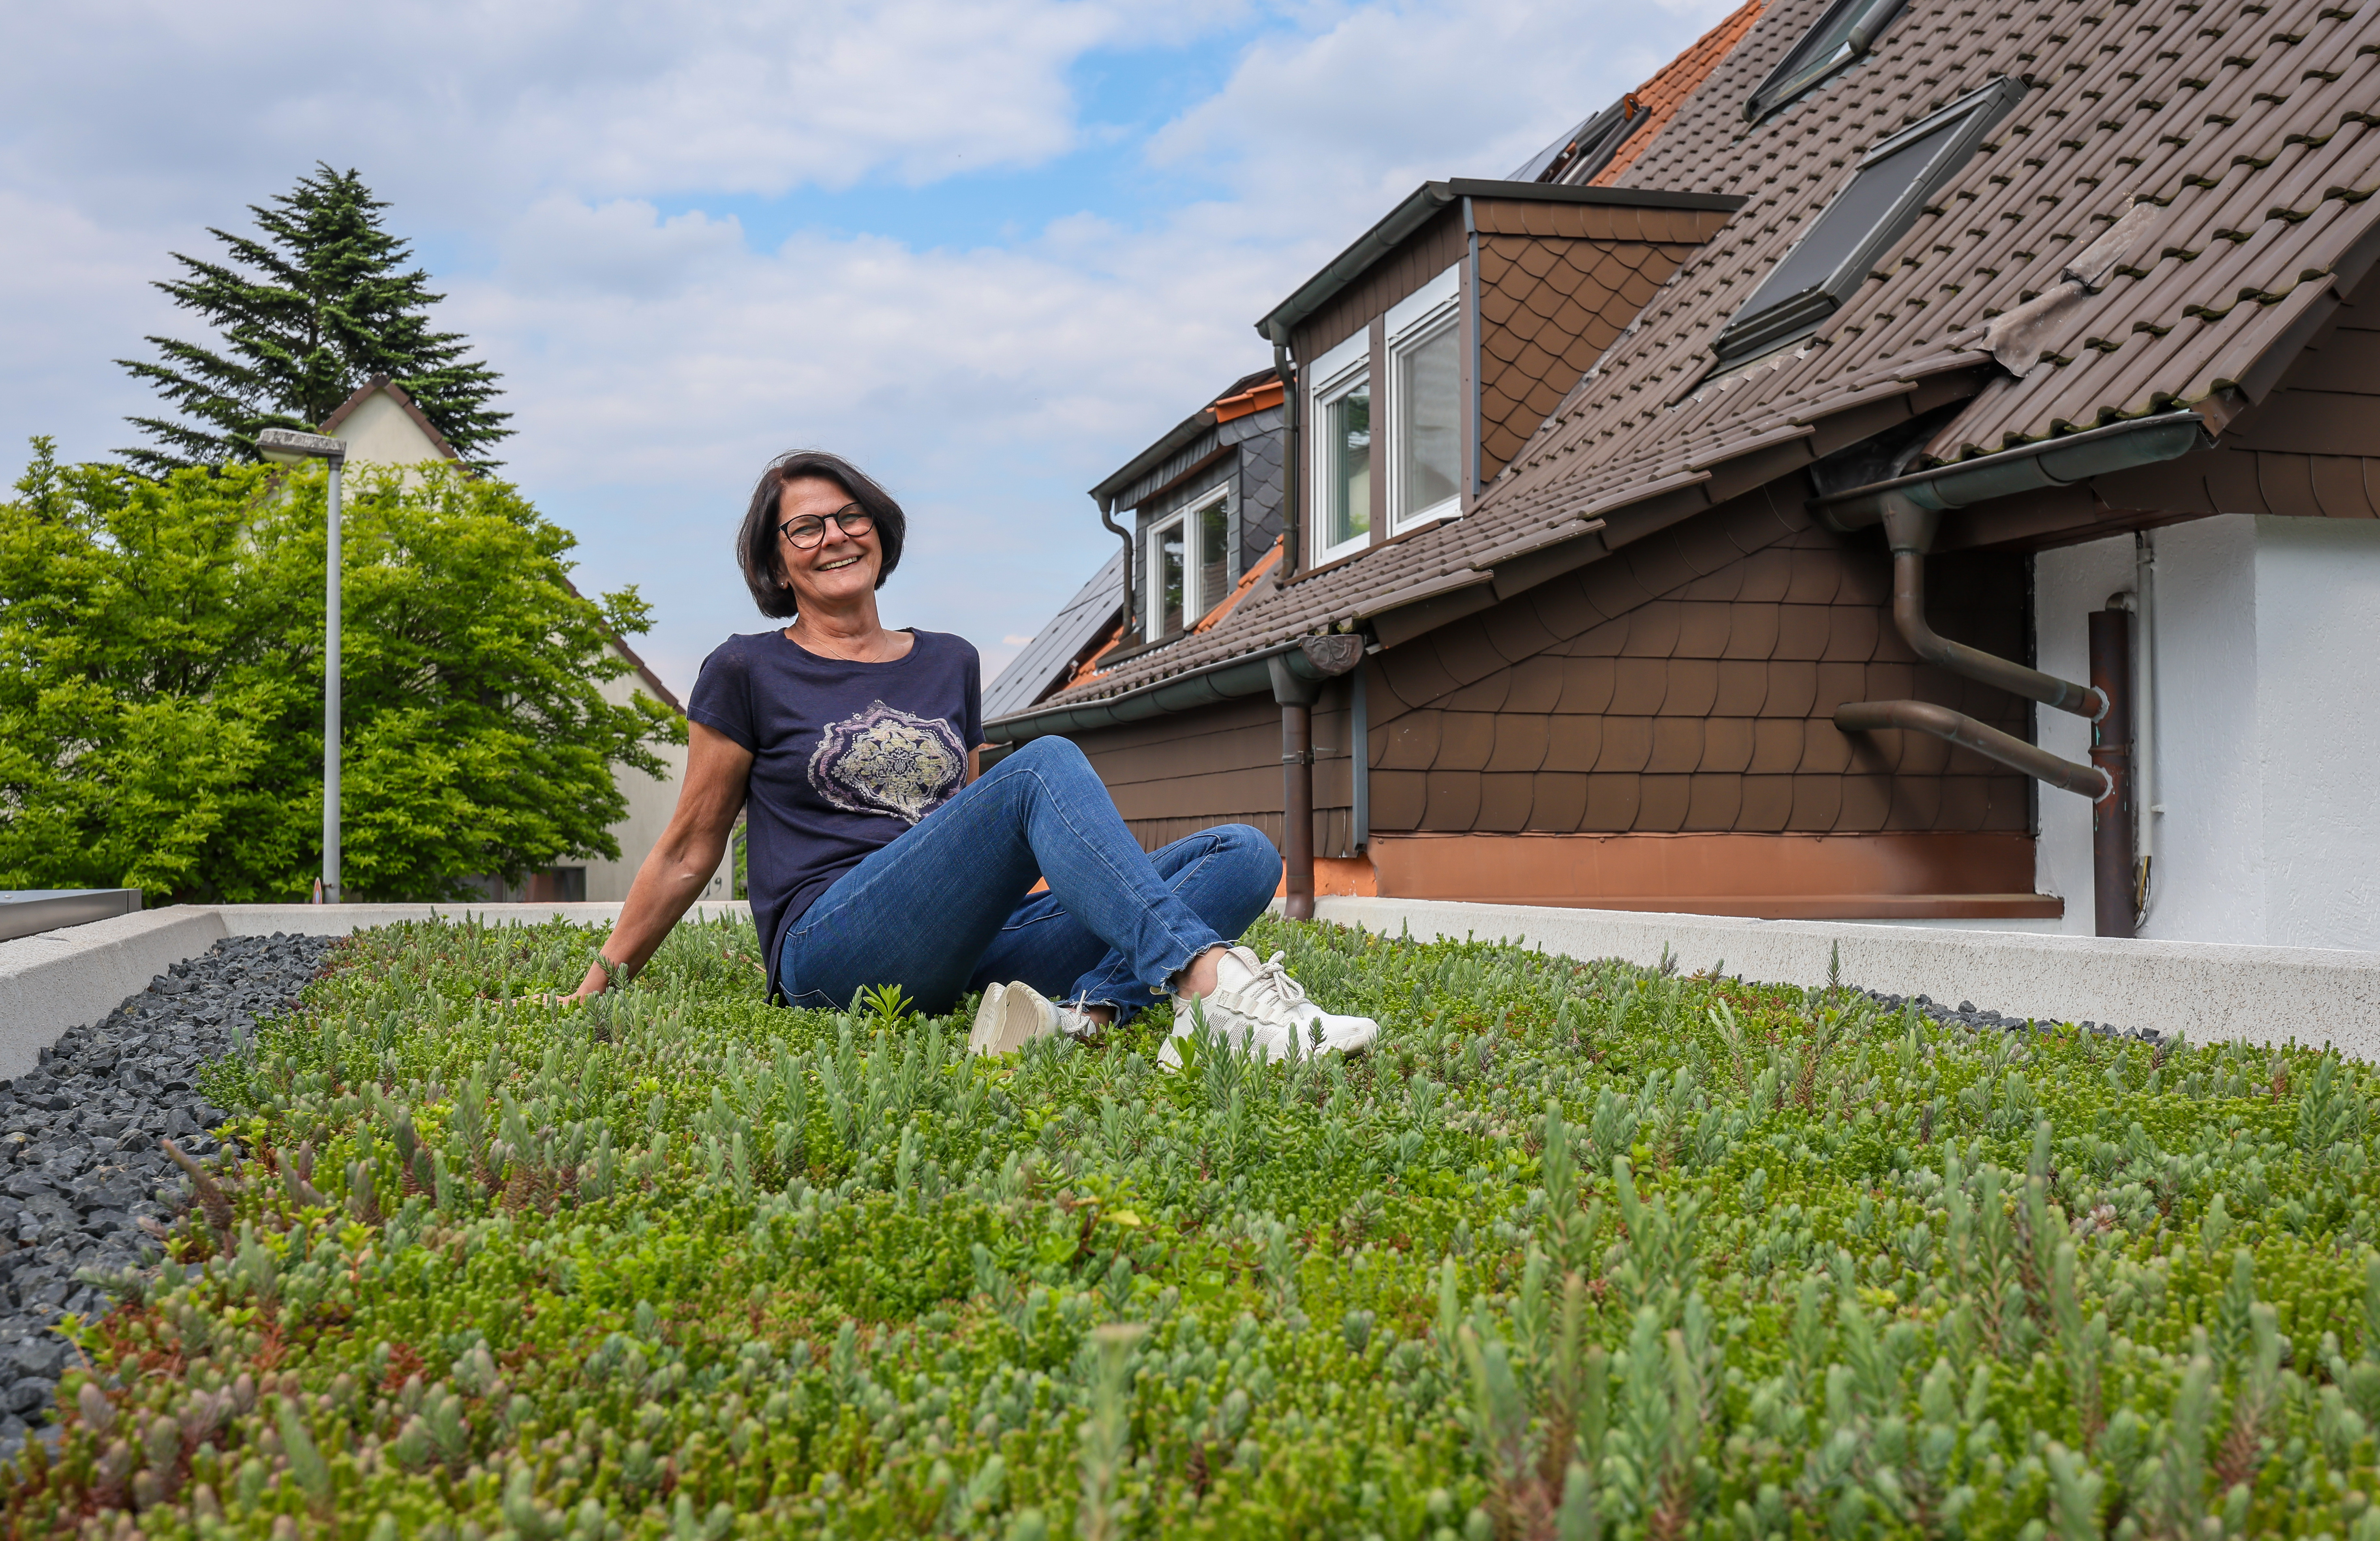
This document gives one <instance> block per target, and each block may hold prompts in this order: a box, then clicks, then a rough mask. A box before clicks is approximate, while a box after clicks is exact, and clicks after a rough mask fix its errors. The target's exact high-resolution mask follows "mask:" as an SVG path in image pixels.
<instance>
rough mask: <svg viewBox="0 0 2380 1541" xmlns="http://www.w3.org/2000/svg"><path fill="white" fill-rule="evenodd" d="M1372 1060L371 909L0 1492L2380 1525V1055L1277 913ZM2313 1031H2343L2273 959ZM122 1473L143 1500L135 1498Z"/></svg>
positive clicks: (2251, 1531) (93, 1336) (1384, 1517)
mask: <svg viewBox="0 0 2380 1541" xmlns="http://www.w3.org/2000/svg"><path fill="white" fill-rule="evenodd" d="M1251 941H1252V943H1253V944H1254V945H1256V946H1257V947H1258V948H1260V949H1263V950H1268V951H1269V950H1271V949H1272V948H1285V949H1287V951H1288V952H1289V954H1290V966H1291V968H1292V970H1293V972H1295V973H1296V974H1297V976H1298V977H1299V978H1301V979H1303V980H1305V982H1306V983H1307V984H1308V985H1309V986H1310V987H1311V988H1312V990H1313V991H1314V993H1315V995H1316V996H1317V997H1318V998H1319V999H1321V1000H1322V1001H1324V1002H1325V1003H1327V1004H1329V1005H1330V1006H1331V1007H1333V1008H1334V1009H1360V1010H1365V1011H1369V1012H1373V1013H1376V1014H1378V1016H1380V1017H1381V1018H1382V1020H1383V1021H1384V1022H1385V1023H1386V1024H1387V1029H1386V1033H1385V1034H1384V1037H1383V1040H1382V1044H1381V1046H1380V1048H1379V1049H1378V1051H1376V1052H1375V1053H1373V1054H1371V1055H1369V1056H1368V1057H1366V1058H1358V1059H1354V1060H1352V1061H1342V1060H1339V1059H1336V1058H1326V1059H1323V1060H1321V1061H1319V1062H1305V1063H1296V1064H1291V1065H1277V1066H1267V1065H1262V1064H1258V1063H1254V1062H1251V1061H1250V1060H1248V1059H1246V1058H1244V1057H1240V1056H1235V1055H1233V1054H1230V1053H1228V1052H1223V1051H1220V1050H1219V1049H1217V1048H1216V1047H1214V1046H1207V1047H1205V1048H1204V1049H1203V1050H1201V1051H1200V1052H1198V1053H1196V1054H1195V1055H1194V1056H1193V1057H1192V1061H1191V1064H1190V1065H1189V1067H1188V1068H1187V1069H1186V1070H1184V1071H1182V1072H1181V1073H1178V1074H1174V1073H1168V1072H1166V1071H1164V1070H1160V1069H1159V1068H1158V1067H1157V1065H1156V1063H1155V1048H1156V1046H1157V1042H1158V1035H1159V1033H1161V1032H1162V1031H1163V1030H1164V1029H1165V1027H1166V1026H1167V1023H1166V1021H1165V1015H1164V1013H1163V1012H1161V1011H1160V1012H1157V1013H1154V1014H1153V1015H1152V1017H1151V1018H1149V1019H1146V1020H1144V1021H1142V1022H1140V1023H1138V1024H1135V1026H1134V1027H1132V1028H1130V1029H1126V1030H1123V1031H1120V1032H1118V1033H1114V1034H1112V1035H1111V1041H1109V1042H1107V1043H1104V1044H1100V1045H1096V1046H1075V1045H1074V1044H1071V1043H1069V1042H1066V1041H1064V1040H1050V1041H1044V1042H1041V1043H1037V1044H1036V1045H1034V1046H1032V1049H1031V1051H1030V1052H1028V1053H1026V1054H1025V1055H1023V1056H1022V1057H1020V1058H1010V1059H1006V1060H980V1059H977V1060H971V1059H968V1058H965V1056H964V1054H963V1053H962V1052H961V1046H962V1045H963V1042H964V1038H965V1018H964V1017H960V1018H954V1019H951V1018H946V1019H941V1020H936V1021H925V1020H921V1019H919V1018H917V1017H916V1016H914V1015H911V1014H908V1013H906V1012H905V1011H904V1010H903V1009H902V1008H901V1004H900V1003H899V1002H898V1001H897V999H891V998H879V999H868V1000H863V1001H861V1002H859V1003H857V1004H856V1009H855V1010H854V1011H852V1012H849V1013H795V1012H786V1011H782V1010H776V1009H771V1008H769V1007H766V1006H764V1005H762V1004H761V1003H760V1001H759V970H758V967H757V965H756V963H755V961H754V960H755V958H756V957H757V955H758V948H756V947H755V944H754V938H753V936H752V933H751V930H750V928H749V926H748V925H732V924H711V925H692V924H689V925H685V926H681V927H680V928H679V929H678V930H677V932H676V933H675V934H674V936H672V938H671V940H670V941H669V943H668V944H667V946H666V947H665V948H664V949H663V950H662V953H661V955H660V957H659V958H658V959H657V960H656V961H655V963H654V964H653V966H652V968H651V969H650V971H649V972H648V973H647V974H646V975H645V976H644V978H643V979H642V980H640V981H639V983H638V984H637V985H636V986H635V987H634V988H632V989H631V990H629V991H627V992H626V993H625V995H623V996H620V997H613V998H610V999H605V1000H601V1001H598V1002H596V1003H595V1004H594V1005H593V1006H592V1007H591V1008H589V1009H581V1010H572V1011H566V1012H565V1011H557V1010H555V1009H553V1008H551V1007H548V1006H544V1005H542V1004H539V1003H538V1000H537V997H538V995H539V994H540V992H543V991H549V990H553V989H555V988H559V987H563V986H565V985H566V984H567V983H568V982H570V981H575V980H576V978H577V975H578V973H579V971H580V970H581V968H582V967H583V965H584V962H585V960H586V957H587V954H588V950H589V947H590V946H591V945H592V938H590V936H589V934H587V933H586V932H583V931H574V930H572V929H570V928H567V927H562V926H548V927H542V928H536V929H501V930H499V929H480V928H473V927H455V926H445V925H426V926H416V927H406V928H396V929H391V930H387V931H383V932H376V933H370V934H367V935H365V936H360V937H358V939H357V940H356V942H355V943H354V944H353V945H352V946H351V947H350V948H347V949H346V951H345V952H344V953H342V954H341V955H340V962H339V964H338V966H337V967H336V969H335V970H334V972H333V973H331V974H330V975H329V976H327V977H326V978H324V979H323V980H322V981H320V982H318V983H317V985H315V986H314V987H313V989H312V991H311V993H310V996H309V997H308V1006H307V1009H306V1010H305V1012H304V1014H303V1015H302V1016H301V1017H299V1018H297V1019H295V1020H291V1021H284V1022H281V1023H278V1024H276V1025H273V1026H272V1027H270V1028H269V1029H267V1030H266V1031H265V1032H263V1033H261V1035H260V1036H259V1038H258V1039H257V1040H256V1041H255V1042H254V1043H253V1044H252V1045H251V1046H249V1051H248V1052H247V1053H246V1054H245V1055H243V1056H242V1057H240V1058H236V1059H234V1060H232V1061H228V1062H226V1063H225V1064H224V1065H222V1066H220V1067H218V1069H217V1070H215V1071H214V1072H213V1075H214V1079H213V1081H212V1083H211V1087H210V1090H211V1093H212V1095H214V1096H215V1098H216V1099H217V1101H218V1102H219V1103H220V1104H221V1105H222V1106H225V1107H230V1108H234V1109H236V1110H237V1118H236V1119H235V1120H234V1122H233V1123H232V1124H231V1125H229V1126H226V1132H229V1133H232V1134H234V1135H236V1136H237V1138H238V1140H239V1141H240V1142H241V1143H242V1144H243V1145H244V1146H245V1148H246V1150H247V1151H248V1153H249V1156H248V1158H247V1159H245V1160H244V1161H242V1162H240V1163H239V1164H237V1166H236V1167H233V1168H225V1169H223V1170H221V1171H219V1172H217V1173H215V1174H214V1175H212V1176H210V1177H208V1178H207V1179H206V1180H203V1181H201V1182H200V1184H199V1191H198V1200H197V1203H196V1204H195V1205H194V1206H193V1208H192V1211H191V1213H190V1215H189V1217H188V1218H187V1219H186V1220H185V1221H184V1222H183V1223H182V1225H181V1226H180V1227H179V1228H178V1229H176V1231H175V1232H174V1234H173V1237H172V1239H171V1241H169V1242H168V1243H167V1251H168V1253H169V1259H168V1260H167V1261H166V1262H164V1264H163V1265H162V1266H160V1267H159V1268H158V1269H156V1270H154V1271H152V1273H151V1274H149V1275H148V1276H146V1277H142V1278H126V1279H123V1280H120V1281H118V1283H117V1288H118V1290H119V1291H120V1294H121V1297H122V1303H121V1304H120V1305H119V1306H118V1308H117V1309H116V1310H115V1312H113V1313H111V1314H110V1315H107V1316H105V1317H103V1318H102V1319H101V1320H99V1321H97V1322H95V1323H92V1324H89V1325H86V1326H81V1327H78V1329H77V1330H78V1331H79V1335H80V1339H81V1341H82V1342H83V1343H84V1345H85V1348H86V1351H87V1352H88V1354H89V1356H90V1360H91V1374H90V1375H89V1376H87V1377H83V1376H69V1377H68V1378H67V1382H66V1384H65V1386H64V1387H63V1388H62V1390H61V1398H60V1400H61V1403H62V1407H61V1411H60V1413H59V1414H58V1417H59V1419H60V1421H61V1422H62V1423H63V1425H64V1428H63V1437H62V1438H61V1439H60V1440H59V1443H58V1447H57V1449H56V1450H55V1453H53V1452H50V1451H48V1450H47V1449H43V1448H42V1446H41V1445H39V1444H38V1443H36V1444H35V1445H33V1446H31V1447H30V1448H29V1449H28V1450H27V1452H26V1454H25V1456H24V1457H23V1458H21V1461H20V1462H19V1464H18V1466H17V1467H16V1469H15V1471H14V1474H13V1482H12V1483H11V1485H10V1486H9V1491H8V1498H7V1515H8V1522H9V1523H10V1525H11V1526H12V1527H13V1529H12V1532H11V1534H13V1535H19V1536H52V1535H70V1534H88V1535H104V1536H120V1535H131V1534H134V1529H133V1526H134V1524H135V1523H136V1522H135V1521H132V1520H128V1519H125V1518H123V1517H122V1516H123V1513H124V1512H125V1511H132V1512H134V1513H137V1525H138V1527H139V1528H138V1534H140V1535H147V1536H151V1537H164V1536H188V1535H198V1536H228V1535H238V1536H254V1537H274V1538H281V1537H287V1536H294V1535H340V1536H354V1537H370V1538H371V1541H395V1538H397V1537H400V1536H403V1537H416V1536H424V1537H430V1536H434V1537H441V1538H444V1541H463V1538H465V1537H476V1538H481V1541H493V1538H496V1537H518V1538H521V1541H596V1538H600V1537H622V1536H638V1537H650V1538H653V1541H663V1538H667V1541H694V1538H698V1537H699V1538H708V1541H719V1538H722V1537H725V1536H728V1535H820V1536H847V1537H861V1536H892V1535H948V1536H988V1537H1002V1538H1009V1537H1014V1538H1033V1537H1050V1536H1062V1535H1075V1536H1080V1537H1088V1538H1107V1537H1121V1536H1142V1535H1215V1536H1266V1537H1276V1536H1290V1535H1313V1536H1332V1537H1360V1536H1367V1535H1376V1536H1379V1537H1382V1538H1386V1541H1417V1538H1428V1541H1445V1538H1448V1537H1454V1538H1460V1541H1480V1538H1487V1537H1530V1538H1554V1537H1559V1538H1560V1541H1579V1538H1585V1537H1597V1538H1602V1537H1613V1538H1620V1537H1629V1538H1633V1537H1657V1538H1672V1537H1676V1538H1682V1537H1688V1536H1699V1537H1706V1538H1709V1541H1719V1538H1722V1537H1724V1538H1729V1541H1762V1538H1764V1537H1769V1536H1778V1537H1824V1536H1837V1537H1850V1536H1880V1535H1895V1536H1899V1535H1906V1536H1925V1537H1933V1536H1943V1537H1952V1536H1957V1537H1967V1536H2008V1537H2022V1538H2024V1541H2035V1538H2043V1537H2048V1536H2056V1537H2058V1538H2061V1541H2082V1538H2083V1537H2099V1536H2119V1537H2128V1538H2129V1537H2140V1538H2148V1537H2157V1536H2171V1537H2191V1538H2208V1541H2212V1538H2215V1537H2217V1536H2224V1535H2262V1534H2276V1535H2304V1536H2313V1535H2325V1534H2326V1535H2332V1536H2335V1537H2339V1538H2341V1541H2349V1538H2351V1541H2374V1538H2375V1537H2380V1513H2375V1512H2374V1509H2373V1507H2372V1502H2371V1498H2372V1495H2373V1493H2374V1481H2375V1471H2374V1463H2375V1454H2374V1439H2373V1432H2372V1431H2373V1428H2374V1425H2375V1423H2380V1265H2375V1263H2374V1254H2373V1250H2372V1247H2373V1241H2374V1205H2373V1191H2374V1184H2373V1173H2372V1166H2371V1151H2372V1138H2373V1124H2372V1116H2371V1114H2372V1106H2371V1102H2370V1096H2371V1094H2372V1092H2373V1072H2372V1070H2371V1069H2370V1068H2369V1067H2366V1066H2362V1065H2358V1064H2353V1063H2347V1062H2342V1061H2341V1060H2340V1059H2338V1058H2336V1057H2333V1056H2330V1055H2327V1054H2324V1053H2319V1052H2315V1051H2313V1050H2310V1049H2303V1048H2289V1049H2284V1050H2275V1049H2270V1048H2266V1047H2260V1046H2245V1045H2209V1046H2179V1045H2170V1044H2168V1045H2151V1044H2147V1043H2143V1042H2138V1041H2130V1040H2117V1039H2107V1038H2095V1037H2093V1036H2091V1035H2090V1034H2087V1033H2076V1032H2074V1031H2073V1030H2072V1029H2070V1028H2058V1029H2048V1030H2045V1031H2042V1032H2039V1033H1989V1034H1983V1035H1971V1034H1969V1033H1966V1032H1964V1031H1962V1030H1959V1029H1955V1028H1943V1027H1939V1026H1937V1024H1935V1023H1933V1022H1931V1021H1926V1020H1924V1019H1923V1018H1922V1017H1921V1016H1919V1015H1918V1014H1916V1013H1915V1012H1914V1011H1910V1012H1907V1013H1906V1014H1903V1013H1897V1012H1888V1011H1886V1010H1884V1009H1881V1008H1879V1007H1878V1006H1877V1005H1876V1003H1875V1002H1874V1001H1873V1000H1872V999H1870V998H1868V997H1864V996H1861V995H1859V994H1857V993H1855V992H1852V991H1850V990H1848V989H1843V988H1839V987H1832V986H1829V985H1824V984H1819V983H1816V982H1812V983H1811V984H1810V985H1808V986H1807V987H1803V986H1797V985H1746V984H1743V983H1740V982H1737V981H1734V980H1730V979H1725V978H1702V977H1695V978H1686V977H1681V976H1679V975H1677V974H1676V973H1674V972H1662V971H1659V970H1645V969H1639V968H1635V967H1632V966H1629V965H1625V964H1621V963H1615V962H1609V961H1607V962H1579V961H1574V960H1569V959H1562V958H1552V957H1546V956H1543V955H1538V954H1533V953H1528V952H1524V951H1522V950H1519V949H1516V948H1504V947H1499V946H1491V945H1488V944H1483V943H1471V944H1461V943H1442V944H1432V945H1428V946H1423V945H1417V944H1413V943H1409V942H1403V941H1397V940H1384V939H1382V938H1378V937H1366V936H1362V935H1360V934H1357V933H1351V932H1347V931H1342V930H1338V929H1334V928H1331V927H1328V926H1319V925H1305V926H1297V925H1290V924H1285V923H1272V922H1268V923H1264V924H1263V925H1262V926H1261V927H1260V928H1259V934H1258V935H1257V936H1254V937H1252V938H1251ZM2275 1021H2276V1022H2277V1024H2286V1025H2295V1026H2297V1027H2299V1028H2300V1029H2301V1031H2309V1032H2316V1033H2318V1031H2319V1028H2320V1025H2321V1024H2319V1023H2301V1022H2294V1021H2293V1020H2292V1019H2291V1017H2290V1016H2289V1008H2288V1003H2286V1002H2276V1003H2275ZM110 1510H115V1511H117V1513H115V1514H113V1515H112V1514H110V1513H109V1512H108V1511H110Z"/></svg>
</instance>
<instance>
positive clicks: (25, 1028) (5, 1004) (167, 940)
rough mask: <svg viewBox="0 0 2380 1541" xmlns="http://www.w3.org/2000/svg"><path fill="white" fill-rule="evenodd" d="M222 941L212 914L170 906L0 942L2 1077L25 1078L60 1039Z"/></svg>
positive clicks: (219, 921) (220, 922)
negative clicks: (61, 1034) (74, 1028)
mask: <svg viewBox="0 0 2380 1541" xmlns="http://www.w3.org/2000/svg"><path fill="white" fill-rule="evenodd" d="M227 935H229V933H228V932H227V931H226V930H225V926H224V919H223V916H221V915H220V914H217V913H216V912H215V911H212V910H206V909H200V908H196V907H193V906H188V905H176V906H175V907H173V908H172V909H168V910H143V911H139V912H137V913H135V914H130V915H114V916H110V917H109V918H108V919H106V920H103V921H91V922H90V923H86V924H83V925H73V926H68V927H67V928H66V929H65V930H63V931H44V932H41V933H39V934H38V935H35V936H19V937H18V938H16V939H15V940H14V941H8V942H0V1077H8V1078H10V1079H13V1078H15V1077H17V1076H20V1075H23V1074H25V1073H26V1072H27V1071H28V1070H31V1069H32V1068H33V1067H34V1066H35V1065H38V1064H40V1063H41V1057H42V1050H43V1049H45V1048H47V1047H49V1046H51V1045H52V1044H55V1043H56V1042H57V1041H58V1034H59V1033H64V1032H65V1031H66V1030H67V1028H70V1027H79V1026H81V1025H82V1024H83V1023H85V1022H92V1021H98V1020H99V1019H100V1018H102V1017H104V1016H106V1015H107V1014H108V1013H109V1012H110V1011H113V1010H115V1009H116V1007H117V1006H119V1005H121V1004H122V1003H123V1001H124V997H127V996H132V995H138V994H140V992H141V991H142V990H145V989H147V988H148V987H149V982H150V981H151V980H152V979H154V978H156V977H157V976H158V975H159V974H161V973H164V972H165V971H166V970H167V969H169V968H172V967H173V966H174V965H175V964H176V963H178V962H180V961H181V960H183V959H185V958H195V957H197V956H198V955H199V954H200V953H202V952H204V951H206V950H207V948H211V947H212V946H214V945H215V944H216V943H217V942H219V941H221V940H222V939H223V938H224V937H225V936H227Z"/></svg>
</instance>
